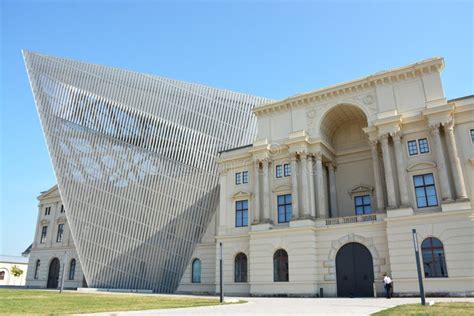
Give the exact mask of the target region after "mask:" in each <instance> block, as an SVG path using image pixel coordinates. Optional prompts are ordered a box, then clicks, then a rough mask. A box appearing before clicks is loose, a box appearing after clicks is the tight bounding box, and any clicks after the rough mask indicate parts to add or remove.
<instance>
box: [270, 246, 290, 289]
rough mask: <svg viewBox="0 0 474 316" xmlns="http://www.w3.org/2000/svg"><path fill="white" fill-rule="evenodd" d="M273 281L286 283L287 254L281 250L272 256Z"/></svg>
mask: <svg viewBox="0 0 474 316" xmlns="http://www.w3.org/2000/svg"><path fill="white" fill-rule="evenodd" d="M273 281H275V282H288V254H287V253H286V251H285V250H283V249H279V250H277V251H276V252H275V253H274V254H273Z"/></svg>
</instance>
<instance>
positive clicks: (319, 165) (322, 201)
mask: <svg viewBox="0 0 474 316" xmlns="http://www.w3.org/2000/svg"><path fill="white" fill-rule="evenodd" d="M322 158H323V157H322V155H321V154H320V153H319V154H317V155H316V189H317V194H318V217H319V218H326V217H327V212H326V190H325V189H324V181H323V161H322Z"/></svg>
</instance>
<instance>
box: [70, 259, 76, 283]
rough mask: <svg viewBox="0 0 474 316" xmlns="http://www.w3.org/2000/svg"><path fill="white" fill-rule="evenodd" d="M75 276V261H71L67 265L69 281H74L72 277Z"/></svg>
mask: <svg viewBox="0 0 474 316" xmlns="http://www.w3.org/2000/svg"><path fill="white" fill-rule="evenodd" d="M75 274H76V259H72V260H71V263H69V280H74V275H75Z"/></svg>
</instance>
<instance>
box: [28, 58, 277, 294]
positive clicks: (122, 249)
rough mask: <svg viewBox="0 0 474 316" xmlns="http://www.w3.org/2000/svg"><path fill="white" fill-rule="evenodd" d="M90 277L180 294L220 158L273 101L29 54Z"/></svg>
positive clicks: (211, 208) (245, 138) (250, 133)
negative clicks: (259, 109)
mask: <svg viewBox="0 0 474 316" xmlns="http://www.w3.org/2000/svg"><path fill="white" fill-rule="evenodd" d="M23 55H24V59H25V63H26V68H27V71H28V76H29V79H30V84H31V88H32V90H33V94H34V98H35V101H36V106H37V110H38V114H39V117H40V120H41V124H42V127H43V131H44V135H45V139H46V143H47V146H48V149H49V153H50V156H51V160H52V164H53V168H54V171H55V174H56V178H57V181H58V187H59V190H60V193H61V198H62V200H63V203H64V205H65V209H66V215H67V218H68V221H69V224H70V227H71V231H72V235H73V239H74V243H75V245H76V247H77V251H78V255H79V259H80V261H81V263H82V266H83V269H84V274H85V276H86V280H87V282H88V284H89V286H90V287H96V288H104V287H105V288H134V289H152V290H154V291H155V292H161V293H170V292H174V291H175V290H176V288H177V286H178V284H179V281H180V279H181V277H182V275H183V273H184V270H185V268H186V266H187V264H188V263H189V260H190V259H191V256H192V253H193V250H194V248H195V245H196V243H198V242H199V241H200V239H201V237H202V235H203V234H204V232H205V230H206V229H207V227H208V225H209V222H210V220H211V218H212V216H213V215H214V213H215V210H216V208H217V205H218V198H219V196H218V195H219V193H218V174H217V164H216V162H215V159H216V157H217V155H218V152H219V151H221V150H225V149H229V148H232V147H238V146H242V145H246V144H249V143H251V142H252V141H253V140H254V137H255V133H256V120H255V118H254V117H253V114H252V113H251V109H252V108H253V107H254V106H256V105H259V104H263V103H266V102H268V101H269V100H267V99H264V98H260V97H254V96H249V95H245V94H241V93H235V92H230V91H225V90H219V89H214V88H209V87H206V86H202V85H197V84H190V83H185V82H181V81H176V80H170V79H166V78H160V77H155V76H150V75H145V74H139V73H134V72H130V71H125V70H119V69H114V68H109V67H103V66H98V65H92V64H86V63H82V62H77V61H72V60H67V59H62V58H57V57H50V56H45V55H40V54H36V53H30V52H23Z"/></svg>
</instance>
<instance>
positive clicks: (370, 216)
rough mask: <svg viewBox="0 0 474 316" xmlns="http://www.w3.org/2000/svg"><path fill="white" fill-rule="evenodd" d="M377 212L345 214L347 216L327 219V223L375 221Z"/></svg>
mask: <svg viewBox="0 0 474 316" xmlns="http://www.w3.org/2000/svg"><path fill="white" fill-rule="evenodd" d="M377 215H378V214H376V213H372V214H364V215H354V216H345V217H335V218H328V219H326V225H339V224H352V223H361V222H375V221H377Z"/></svg>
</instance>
